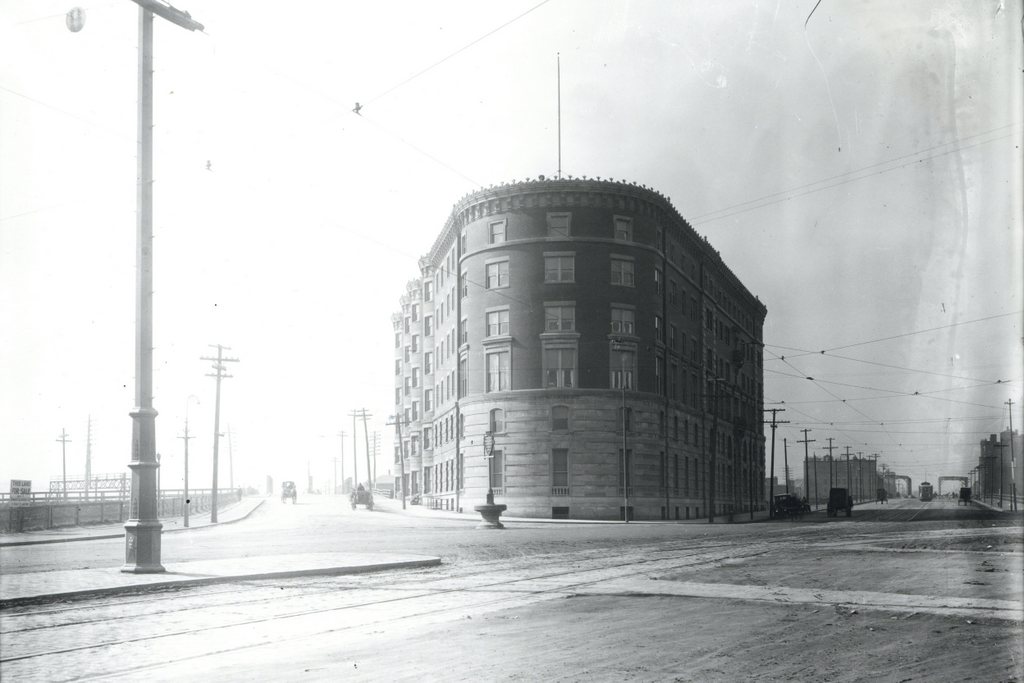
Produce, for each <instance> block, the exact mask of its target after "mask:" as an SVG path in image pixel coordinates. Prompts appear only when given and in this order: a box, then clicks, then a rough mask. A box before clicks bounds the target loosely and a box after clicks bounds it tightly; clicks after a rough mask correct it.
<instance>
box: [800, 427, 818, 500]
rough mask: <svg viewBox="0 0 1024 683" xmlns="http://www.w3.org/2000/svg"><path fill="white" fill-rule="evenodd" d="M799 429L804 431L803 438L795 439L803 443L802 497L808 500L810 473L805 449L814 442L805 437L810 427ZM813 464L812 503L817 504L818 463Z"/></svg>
mask: <svg viewBox="0 0 1024 683" xmlns="http://www.w3.org/2000/svg"><path fill="white" fill-rule="evenodd" d="M800 431H801V432H803V433H804V438H803V439H802V440H799V441H797V443H802V444H803V445H804V497H805V498H807V499H808V500H810V496H809V495H808V493H809V491H808V490H807V489H808V488H810V484H811V477H810V473H809V472H808V471H807V451H808V449H807V445H808V444H812V443H814V441H815V440H814V439H808V438H807V434H808V433H809V432H810V431H811V430H810V429H807V428H804V429H801V430H800ZM814 464H815V467H814V474H815V486H814V504H815V505H817V504H818V486H817V474H818V467H817V464H818V463H814Z"/></svg>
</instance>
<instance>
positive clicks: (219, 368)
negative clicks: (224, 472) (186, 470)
mask: <svg viewBox="0 0 1024 683" xmlns="http://www.w3.org/2000/svg"><path fill="white" fill-rule="evenodd" d="M210 347H211V348H215V349H217V357H216V358H213V357H212V356H203V357H201V358H200V359H199V360H209V361H213V370H214V373H213V374H209V373H207V375H206V376H207V377H213V378H215V379H216V380H217V397H216V402H215V404H214V409H213V487H212V490H211V491H210V523H211V524H216V523H217V465H218V460H217V446H218V443H219V442H220V381H221V380H222V379H228V378H231V377H233V375H228V374H226V372H225V371H226V370H227V368H226V367H225V366H224V363H237V362H238V359H237V358H225V357H224V352H225V351H230V350H231V347H230V346H223V345H221V344H210Z"/></svg>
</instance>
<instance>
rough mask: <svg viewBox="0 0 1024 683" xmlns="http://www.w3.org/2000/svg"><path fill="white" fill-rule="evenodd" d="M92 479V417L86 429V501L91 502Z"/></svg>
mask: <svg viewBox="0 0 1024 683" xmlns="http://www.w3.org/2000/svg"><path fill="white" fill-rule="evenodd" d="M91 479H92V415H90V416H89V421H88V422H87V423H86V428H85V499H86V500H89V481H90V480H91Z"/></svg>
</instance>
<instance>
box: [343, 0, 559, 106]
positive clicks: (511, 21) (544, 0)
mask: <svg viewBox="0 0 1024 683" xmlns="http://www.w3.org/2000/svg"><path fill="white" fill-rule="evenodd" d="M549 2H551V0H542V1H541V2H540V3H538V4H536V5H534V6H533V7H531V8H530V9H528V10H526V11H525V12H523V13H522V14H519V15H517V16H515V17H512V18H511V19H509V20H508V21H506V22H505V23H503V24H502V25H501V26H498V27H497V28H494V29H491V30H490V31H488V32H487V33H485V34H483V35H482V36H480V37H479V38H476V39H475V40H473V41H471V42H469V43H467V44H465V45H463V46H462V47H460V48H459V49H458V50H456V51H455V52H452V53H451V54H448V55H446V56H445V57H442V58H441V59H439V60H438V61H436V62H434V63H433V64H431V65H430V66H428V67H426V68H424V69H421V70H420V71H417V72H416V73H414V74H413V75H412V76H409V77H408V78H406V79H405V80H403V81H401V82H400V83H397V84H396V85H393V86H391V87H390V88H388V89H387V90H384V91H383V92H381V93H380V94H377V95H374V96H373V97H371V98H370V99H369V100H367V101H366V103H365V104H364V105H363V106H364V107H365V106H366V105H367V104H371V103H373V102H376V101H378V100H380V99H382V98H384V97H386V96H388V95H390V94H391V93H393V92H394V91H396V90H398V89H399V88H401V87H402V86H404V85H407V84H409V83H411V82H412V81H414V80H416V79H417V78H419V77H420V76H422V75H423V74H425V73H427V72H428V71H431V70H432V69H434V68H436V67H438V66H440V65H442V64H444V63H445V62H447V61H448V60H449V59H451V58H452V57H455V56H457V55H459V54H461V53H463V52H465V51H466V50H468V49H469V48H471V47H473V46H474V45H476V44H477V43H479V42H481V41H482V40H484V39H485V38H489V37H490V36H493V35H494V34H495V33H497V32H498V31H500V30H502V29H503V28H505V27H506V26H510V25H511V24H514V23H515V22H517V21H519V20H520V19H522V18H523V17H525V16H526V15H527V14H530V13H531V12H533V11H534V10H536V9H539V8H540V7H542V6H544V5H546V4H548V3H549Z"/></svg>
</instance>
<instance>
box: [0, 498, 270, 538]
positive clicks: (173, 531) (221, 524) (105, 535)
mask: <svg viewBox="0 0 1024 683" xmlns="http://www.w3.org/2000/svg"><path fill="white" fill-rule="evenodd" d="M265 502H267V499H266V498H263V499H261V500H260V502H258V503H257V504H256V505H254V506H253V507H252V509H251V510H249V511H248V512H247V513H245V514H244V515H242V516H241V517H238V518H237V519H229V520H226V521H224V522H217V523H216V524H213V523H210V524H204V525H202V526H190V527H179V528H177V529H166V530H162V531H161V533H165V534H173V533H177V532H180V531H198V530H199V529H208V528H210V527H219V526H223V525H224V524H234V523H235V522H241V521H242V520H243V519H248V518H249V516H250V515H252V513H254V512H256V511H257V510H258V509H260V507H262V506H263V503H265ZM175 519H177V518H175ZM111 538H124V533H123V532H122V533H119V534H96V535H94V536H73V537H70V538H41V539H37V540H32V541H10V542H7V543H0V548H12V547H16V546H23V545H47V544H51V543H77V542H80V541H102V540H108V539H111Z"/></svg>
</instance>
